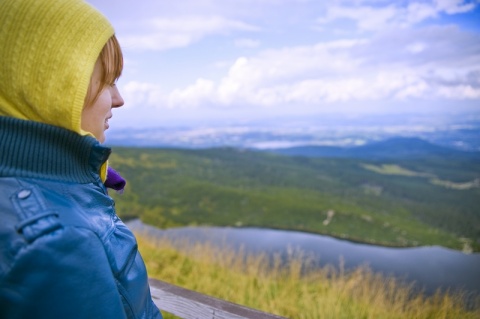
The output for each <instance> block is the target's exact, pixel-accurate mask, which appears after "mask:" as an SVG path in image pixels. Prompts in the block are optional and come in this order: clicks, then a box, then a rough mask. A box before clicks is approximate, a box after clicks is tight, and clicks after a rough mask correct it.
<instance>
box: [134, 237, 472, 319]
mask: <svg viewBox="0 0 480 319" xmlns="http://www.w3.org/2000/svg"><path fill="white" fill-rule="evenodd" d="M137 238H138V243H139V249H140V252H141V254H142V256H143V258H144V260H145V263H146V266H147V270H148V273H149V275H150V276H151V277H154V278H158V279H160V280H163V281H167V282H169V283H172V284H175V285H178V286H182V287H185V288H187V289H191V290H195V291H198V292H201V293H205V294H208V295H211V296H215V297H217V298H221V299H224V300H228V301H230V302H234V303H238V304H241V305H245V306H248V307H251V308H255V309H259V310H262V311H265V312H268V313H273V314H277V315H281V316H285V317H287V318H298V319H322V318H329V319H337V318H338V319H347V318H348V319H350V318H363V319H370V318H372V319H373V318H375V319H377V318H389V319H395V318H416V319H423V318H425V319H427V318H428V319H430V318H435V319H450V318H465V319H468V318H472V319H473V318H479V317H480V299H479V298H478V297H476V298H472V297H471V296H470V299H468V300H469V304H468V305H467V304H466V303H465V301H466V300H467V298H466V297H468V296H466V295H465V294H464V293H462V292H461V291H456V292H447V293H437V294H435V295H433V296H426V295H424V294H422V293H421V292H418V291H414V290H413V289H412V286H411V285H409V284H408V283H404V282H401V281H399V280H396V279H394V278H391V277H382V276H380V275H377V274H374V273H372V272H371V271H370V270H369V269H368V268H365V267H361V268H357V269H356V270H353V271H348V272H347V271H345V270H343V269H342V268H340V269H339V270H336V269H335V268H333V267H329V266H326V267H324V268H321V269H316V270H309V267H308V258H306V259H305V258H302V259H301V260H300V259H297V258H295V257H292V258H290V259H289V260H288V263H287V264H286V265H285V264H284V265H282V267H280V261H279V260H276V261H275V262H273V263H272V262H270V261H269V260H267V258H266V257H265V256H263V255H245V254H241V253H240V254H238V253H233V250H232V249H229V248H228V247H222V248H214V247H212V246H210V245H208V244H197V245H194V246H192V245H184V246H183V248H181V249H178V247H182V246H181V245H182V243H181V242H171V241H167V240H157V239H152V238H149V237H144V236H142V234H137ZM179 245H180V246H179ZM164 316H165V318H166V319H172V318H177V317H175V316H173V315H171V314H167V313H164Z"/></svg>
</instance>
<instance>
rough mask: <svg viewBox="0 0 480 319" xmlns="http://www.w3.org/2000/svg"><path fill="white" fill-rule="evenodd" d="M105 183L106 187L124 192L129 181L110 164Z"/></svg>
mask: <svg viewBox="0 0 480 319" xmlns="http://www.w3.org/2000/svg"><path fill="white" fill-rule="evenodd" d="M104 184H105V187H107V188H112V189H114V190H116V191H117V193H120V194H122V193H123V189H124V188H125V185H126V184H127V182H126V181H125V179H123V177H122V176H120V174H118V173H117V171H116V170H114V169H113V168H111V167H110V166H109V167H108V170H107V180H106V181H105V183H104Z"/></svg>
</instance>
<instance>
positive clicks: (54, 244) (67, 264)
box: [0, 0, 162, 319]
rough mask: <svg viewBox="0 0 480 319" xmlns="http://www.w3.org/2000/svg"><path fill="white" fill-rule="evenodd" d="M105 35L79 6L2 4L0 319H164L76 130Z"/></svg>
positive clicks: (91, 153)
mask: <svg viewBox="0 0 480 319" xmlns="http://www.w3.org/2000/svg"><path fill="white" fill-rule="evenodd" d="M112 35H113V28H112V26H111V25H110V23H109V22H108V21H107V19H106V18H105V17H104V16H103V15H101V14H100V13H99V12H98V11H97V10H95V9H94V8H93V7H91V6H90V5H89V4H87V3H85V2H84V1H82V0H0V61H1V63H0V221H1V222H0V318H157V319H158V318H161V317H162V316H161V314H160V312H159V311H158V309H157V308H156V307H155V305H154V304H153V301H152V299H151V295H150V291H149V286H148V278H147V273H146V269H145V265H144V262H143V260H142V258H141V256H140V254H139V252H138V250H137V244H136V241H135V238H134V236H133V234H132V233H131V232H130V231H129V230H128V229H127V227H126V226H125V225H124V224H123V223H122V221H121V220H120V219H119V218H118V217H117V215H116V213H115V208H114V202H113V200H112V199H111V198H110V197H109V196H108V193H107V191H106V188H105V186H104V184H103V180H104V179H105V176H104V173H102V172H106V161H107V159H108V156H109V154H110V149H109V148H107V147H104V146H102V145H101V144H100V143H99V142H98V141H97V140H96V139H95V138H94V137H93V136H92V135H91V134H89V133H88V132H84V131H82V130H81V126H80V124H81V123H80V120H81V112H82V108H83V105H84V101H85V96H86V94H87V89H88V85H89V81H90V78H91V74H92V71H93V68H94V64H95V61H96V59H97V58H98V55H99V53H100V51H101V50H102V48H103V46H104V45H105V43H106V42H107V40H108V39H109V38H110V37H111V36H112Z"/></svg>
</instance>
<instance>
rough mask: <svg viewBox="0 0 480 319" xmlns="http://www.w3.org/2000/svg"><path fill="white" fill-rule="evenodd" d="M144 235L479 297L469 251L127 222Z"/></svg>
mask: <svg viewBox="0 0 480 319" xmlns="http://www.w3.org/2000/svg"><path fill="white" fill-rule="evenodd" d="M126 224H127V225H128V227H129V228H130V229H131V230H132V231H134V232H136V233H139V234H143V233H145V234H148V235H150V236H153V237H156V238H161V237H166V238H168V239H171V240H173V241H175V240H179V239H186V240H188V241H192V242H202V243H207V242H209V243H212V244H214V245H216V246H227V247H231V248H232V249H238V248H243V249H244V251H245V252H246V253H267V254H272V255H273V254H280V255H282V256H286V255H288V254H289V253H291V252H292V251H293V252H294V253H300V252H301V253H302V254H303V255H304V256H309V258H312V261H313V264H314V266H319V267H320V266H324V265H326V264H330V265H333V266H337V267H338V266H339V264H340V260H343V263H344V267H345V269H346V270H349V269H353V268H356V267H358V266H362V265H368V266H369V267H370V268H371V269H372V270H373V271H374V272H380V273H383V274H385V275H393V276H395V277H397V278H400V279H405V280H406V281H407V282H412V281H414V282H415V283H416V287H417V288H424V289H425V292H426V293H427V294H431V293H433V292H434V291H435V290H436V289H438V288H440V289H464V290H466V291H469V292H472V293H473V294H477V295H480V254H479V253H474V254H465V253H463V252H460V251H456V250H452V249H447V248H443V247H439V246H430V247H415V248H390V247H383V246H374V245H368V244H360V243H354V242H350V241H346V240H341V239H337V238H332V237H328V236H322V235H316V234H309V233H302V232H297V231H286V230H273V229H265V228H232V227H180V228H170V229H166V230H161V229H158V228H156V227H153V226H149V225H146V224H143V223H142V222H141V221H140V220H133V221H129V222H127V223H126Z"/></svg>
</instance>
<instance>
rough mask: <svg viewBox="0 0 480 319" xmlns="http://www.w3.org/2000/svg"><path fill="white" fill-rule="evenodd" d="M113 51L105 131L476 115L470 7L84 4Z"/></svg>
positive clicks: (477, 11)
mask: <svg viewBox="0 0 480 319" xmlns="http://www.w3.org/2000/svg"><path fill="white" fill-rule="evenodd" d="M87 1H88V2H89V3H91V4H92V5H94V6H95V7H96V8H98V9H99V10H100V11H101V12H102V13H104V14H105V15H106V16H107V17H108V18H109V20H110V21H111V22H112V24H113V26H114V28H115V30H116V34H117V36H118V38H119V41H120V44H121V46H122V48H123V51H124V57H125V69H124V72H123V75H122V77H121V78H120V80H119V83H118V86H119V89H120V92H121V93H122V95H123V97H124V99H125V106H124V107H122V108H121V109H118V110H115V111H114V117H113V119H112V121H111V123H112V124H113V125H112V127H116V128H119V129H121V128H127V127H131V128H145V127H165V126H174V125H177V126H181V125H216V124H215V123H227V122H241V121H244V122H254V121H261V120H262V119H275V118H279V119H280V118H282V119H283V121H287V122H288V121H289V119H290V118H297V117H309V116H310V117H317V116H320V115H325V116H328V115H329V114H330V115H331V114H339V115H340V116H341V115H343V116H354V115H353V114H357V115H358V114H360V115H362V114H363V115H368V114H369V115H375V114H377V115H391V116H398V115H399V114H403V113H414V114H423V115H427V116H431V117H444V116H448V114H449V113H451V112H458V113H469V114H474V115H475V114H480V112H479V111H480V82H479V77H480V24H479V23H478V21H479V18H480V1H478V0H473V1H472V0H466V1H465V0H451V1H448V0H446V1H441V0H430V1H427V0H416V1H407V0H406V1H395V2H392V1H386V0H385V1H383V0H380V1H372V0H339V1H334V2H332V3H319V2H318V1H312V0H286V1H278V0H265V1H253V0H245V1H241V2H240V1H238V2H224V1H219V0H202V1H200V0H197V1H193V0H182V1H179V2H174V3H172V2H167V1H153V0H138V1H137V0H136V1H133V0H126V1H122V2H120V3H115V5H112V3H111V2H109V1H105V0H87Z"/></svg>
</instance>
